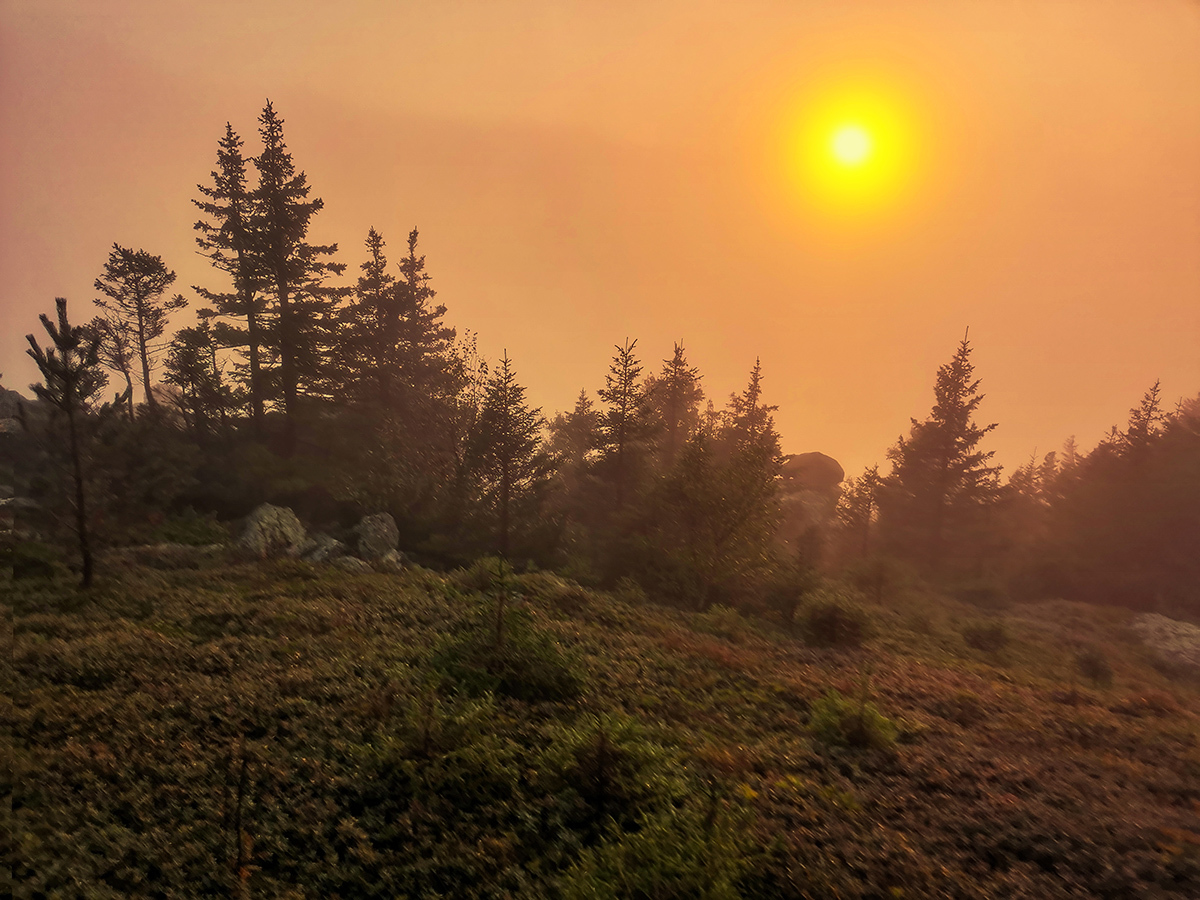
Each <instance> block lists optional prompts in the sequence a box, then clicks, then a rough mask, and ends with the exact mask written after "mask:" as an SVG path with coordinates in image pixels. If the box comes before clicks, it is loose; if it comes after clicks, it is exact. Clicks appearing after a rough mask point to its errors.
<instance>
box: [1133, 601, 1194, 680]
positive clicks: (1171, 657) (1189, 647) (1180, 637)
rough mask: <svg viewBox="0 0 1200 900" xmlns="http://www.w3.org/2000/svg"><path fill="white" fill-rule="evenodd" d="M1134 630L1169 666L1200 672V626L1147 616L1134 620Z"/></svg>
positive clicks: (1161, 617)
mask: <svg viewBox="0 0 1200 900" xmlns="http://www.w3.org/2000/svg"><path fill="white" fill-rule="evenodd" d="M1133 630H1134V631H1136V632H1137V634H1138V637H1140V638H1141V639H1142V643H1143V644H1145V645H1146V646H1147V647H1149V648H1150V649H1151V650H1153V651H1154V652H1155V653H1157V654H1158V655H1159V656H1160V657H1162V658H1163V659H1164V660H1166V661H1167V662H1168V663H1171V664H1173V665H1177V666H1183V667H1185V668H1188V669H1195V670H1197V671H1200V626H1196V625H1191V624H1189V623H1187V622H1180V621H1179V620H1178V619H1168V618H1167V617H1166V616H1160V615H1158V614H1157V613H1146V614H1145V615H1141V616H1138V617H1137V618H1136V619H1134V620H1133Z"/></svg>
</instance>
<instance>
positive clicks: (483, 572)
mask: <svg viewBox="0 0 1200 900" xmlns="http://www.w3.org/2000/svg"><path fill="white" fill-rule="evenodd" d="M511 580H512V569H511V568H510V567H509V565H508V563H506V562H505V561H504V560H502V559H499V558H498V557H495V556H484V557H481V558H479V559H477V560H475V562H473V563H472V564H471V565H470V566H468V567H467V568H465V569H456V570H455V571H453V572H451V573H450V581H451V583H453V584H454V585H456V586H457V587H458V588H460V589H461V590H464V591H473V592H477V593H480V594H487V593H491V592H493V591H497V590H500V589H502V588H506V587H508V586H509V583H510V582H511Z"/></svg>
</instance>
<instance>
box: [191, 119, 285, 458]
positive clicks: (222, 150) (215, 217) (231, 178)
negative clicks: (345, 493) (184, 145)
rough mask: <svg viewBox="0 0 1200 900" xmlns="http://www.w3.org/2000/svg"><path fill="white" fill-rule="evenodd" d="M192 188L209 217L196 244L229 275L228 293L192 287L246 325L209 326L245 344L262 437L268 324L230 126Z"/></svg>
mask: <svg viewBox="0 0 1200 900" xmlns="http://www.w3.org/2000/svg"><path fill="white" fill-rule="evenodd" d="M197 190H199V191H200V193H201V194H203V195H204V199H202V200H193V201H192V203H194V204H195V205H196V207H197V208H198V209H199V210H200V211H201V212H202V213H204V215H205V216H207V217H208V218H207V219H201V220H199V221H198V222H196V224H195V226H194V228H195V229H196V231H198V232H200V233H199V234H198V235H197V236H196V243H197V245H199V247H200V252H201V253H203V254H204V255H205V256H206V257H208V258H209V259H210V260H211V261H212V264H213V265H214V266H215V267H216V268H218V269H220V270H221V271H223V272H225V273H226V274H228V275H229V277H230V279H231V280H232V282H233V291H232V292H220V291H211V290H208V289H207V288H202V287H196V286H193V288H192V289H193V290H194V291H196V293H198V294H199V295H200V296H201V297H203V298H204V299H206V300H208V301H209V302H210V303H212V304H213V307H214V309H215V310H216V312H217V314H218V315H220V316H225V317H230V318H233V319H235V320H241V321H245V323H246V327H245V329H242V328H241V327H240V326H226V327H224V328H217V327H214V329H213V330H214V335H215V336H218V337H219V338H220V339H221V343H222V344H224V345H226V346H230V347H244V348H245V353H246V360H247V365H248V368H249V377H248V379H247V386H248V388H249V393H250V415H251V420H252V422H253V423H254V431H255V434H256V435H258V436H260V437H261V435H262V423H263V414H264V406H265V403H266V399H267V394H268V389H267V384H266V377H265V373H264V371H263V369H264V363H265V360H264V358H263V357H264V351H265V344H266V343H267V341H268V330H269V325H268V322H267V315H266V310H265V309H264V305H263V298H262V296H261V294H260V293H259V289H260V284H261V282H262V279H263V275H264V273H263V272H262V265H261V262H260V259H259V256H258V253H257V251H258V247H257V245H256V243H255V238H256V232H255V228H256V222H255V215H254V212H255V211H254V204H253V202H252V200H253V198H252V193H251V191H250V189H249V187H248V185H247V181H246V159H245V158H244V157H243V156H242V139H241V138H240V137H239V136H238V134H237V132H235V131H234V130H233V126H232V125H230V124H228V123H226V125H225V137H223V138H222V139H221V140H220V141H219V142H218V145H217V168H216V169H215V170H214V171H213V172H212V185H211V186H205V185H197ZM214 326H215V323H214Z"/></svg>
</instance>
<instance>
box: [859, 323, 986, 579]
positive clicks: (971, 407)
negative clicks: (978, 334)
mask: <svg viewBox="0 0 1200 900" xmlns="http://www.w3.org/2000/svg"><path fill="white" fill-rule="evenodd" d="M974 372H975V367H974V366H973V365H972V363H971V345H970V343H969V342H968V340H967V338H966V337H964V338H963V339H962V342H961V343H960V344H959V346H958V349H957V351H956V352H955V354H954V357H953V358H952V359H951V360H950V362H948V363H946V364H945V365H943V366H941V367H940V368H939V369H938V371H937V379H936V382H935V384H934V405H933V410H932V411H931V412H930V415H929V418H928V419H926V420H925V421H924V422H918V421H917V420H916V419H913V420H912V427H911V429H910V432H909V436H908V437H907V438H905V437H903V436H902V437H901V438H900V439H899V441H898V442H897V444H896V446H895V447H892V448H891V449H890V450H888V454H887V455H888V459H890V460H891V461H892V472H891V474H890V475H888V477H887V478H885V479H884V480H883V482H882V484H881V486H880V492H879V513H880V528H881V532H882V533H883V534H884V535H885V536H886V540H887V541H888V543H889V544H890V546H891V548H892V549H893V550H895V551H897V552H900V553H901V554H902V555H906V556H909V557H910V558H912V559H914V560H916V561H917V562H919V563H922V564H923V565H925V566H926V567H928V568H929V569H930V570H932V571H937V570H939V569H941V568H942V567H943V564H944V563H945V561H946V560H947V557H948V556H949V555H953V554H954V553H955V552H957V553H960V554H961V553H965V552H967V550H968V548H969V545H970V543H971V541H972V539H974V540H976V541H978V539H979V538H980V537H981V534H980V528H981V526H982V524H983V518H984V514H985V512H986V510H987V508H988V506H989V504H990V503H991V501H993V500H994V499H995V497H996V491H997V488H998V480H999V478H998V476H999V471H1000V470H999V467H997V466H989V465H987V462H988V460H990V459H991V458H992V455H993V454H992V451H986V452H985V451H982V450H980V449H979V444H980V442H981V441H982V440H983V438H984V436H985V435H986V434H987V433H988V432H990V431H991V430H992V429H994V428H995V427H996V426H995V424H991V425H982V426H981V425H978V424H976V423H975V421H974V414H975V411H976V409H977V408H978V407H979V404H980V403H981V402H982V401H983V397H984V395H983V394H981V393H979V383H980V382H979V379H977V378H975V377H974ZM975 549H976V550H978V544H976V546H975Z"/></svg>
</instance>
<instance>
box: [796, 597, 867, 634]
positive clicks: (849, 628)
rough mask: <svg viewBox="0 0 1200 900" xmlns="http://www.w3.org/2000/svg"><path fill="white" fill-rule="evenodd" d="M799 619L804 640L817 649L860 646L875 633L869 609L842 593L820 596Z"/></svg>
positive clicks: (807, 607) (802, 612) (806, 608)
mask: <svg viewBox="0 0 1200 900" xmlns="http://www.w3.org/2000/svg"><path fill="white" fill-rule="evenodd" d="M799 617H800V631H801V634H802V635H803V636H804V640H805V641H806V642H807V643H809V644H812V645H814V646H817V647H857V646H859V645H860V644H862V643H863V641H865V640H867V638H869V637H870V636H871V633H872V628H871V620H870V617H869V616H868V615H867V612H866V610H864V609H863V608H862V607H861V606H859V605H858V604H856V603H854V602H853V601H852V600H850V599H848V598H846V597H844V596H842V595H839V594H826V593H822V594H818V595H817V598H816V599H815V600H814V601H812V602H810V603H809V604H808V605H807V606H805V607H804V608H803V609H801V610H800V613H799Z"/></svg>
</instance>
